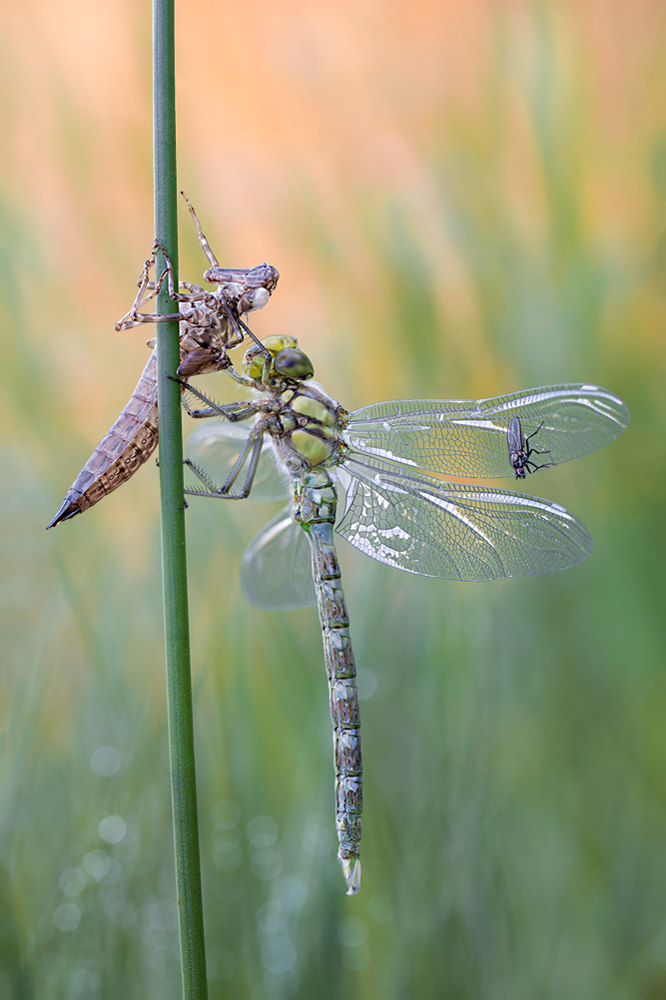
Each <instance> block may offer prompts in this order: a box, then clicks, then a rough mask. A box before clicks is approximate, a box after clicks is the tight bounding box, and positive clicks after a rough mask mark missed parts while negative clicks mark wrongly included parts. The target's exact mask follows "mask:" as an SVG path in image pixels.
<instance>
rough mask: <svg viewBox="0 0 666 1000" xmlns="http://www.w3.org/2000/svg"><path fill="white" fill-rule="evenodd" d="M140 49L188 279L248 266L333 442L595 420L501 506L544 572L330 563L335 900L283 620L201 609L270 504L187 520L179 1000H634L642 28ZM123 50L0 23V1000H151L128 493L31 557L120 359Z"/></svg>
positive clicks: (164, 871) (327, 811)
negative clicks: (186, 901)
mask: <svg viewBox="0 0 666 1000" xmlns="http://www.w3.org/2000/svg"><path fill="white" fill-rule="evenodd" d="M179 17H180V21H179V25H178V71H179V84H178V85H179V101H180V105H179V130H180V151H179V157H180V181H181V183H182V185H183V186H184V187H185V189H186V191H187V192H188V194H189V195H190V196H191V198H192V200H193V201H194V203H195V205H196V206H197V209H198V211H199V214H200V217H201V219H202V222H203V225H204V228H205V230H206V232H207V234H208V236H209V239H210V242H211V244H212V245H213V247H214V248H215V250H216V252H217V254H218V256H219V258H220V260H221V261H223V262H224V263H226V264H228V265H230V266H250V265H254V264H257V263H259V262H261V261H263V260H268V261H269V262H271V263H273V264H275V265H277V266H278V267H280V269H281V271H282V277H281V281H280V285H279V287H278V289H277V291H276V293H275V295H274V296H273V298H272V300H271V302H270V304H269V306H268V307H267V309H266V310H264V312H263V313H261V314H258V316H257V319H256V322H255V324H254V326H255V328H256V330H257V332H258V333H259V334H260V335H261V336H266V335H268V334H272V333H294V334H295V335H296V336H298V338H299V340H300V343H301V344H302V346H304V347H305V349H306V350H307V352H308V354H309V355H310V356H311V358H312V359H313V361H314V363H315V367H316V370H317V376H318V378H319V379H320V381H321V382H322V383H323V385H324V387H325V388H327V389H328V391H329V392H330V393H331V394H332V395H333V396H334V397H335V398H337V399H339V400H340V401H341V403H342V404H343V405H344V406H346V407H347V408H348V409H353V408H355V407H358V406H361V405H363V404H366V403H369V402H373V401H378V400H381V399H391V398H401V397H403V398H410V397H415V396H426V397H428V396H430V397H434V398H446V397H453V398H467V397H478V396H491V395H496V394H499V393H503V392H509V391H513V390H515V389H520V388H527V387H530V386H535V385H544V384H548V383H557V382H561V381H590V382H594V383H597V384H601V385H605V386H608V387H609V388H611V389H613V390H614V391H616V392H617V393H619V394H620V395H621V396H623V397H624V398H625V399H626V401H627V402H628V404H629V406H630V409H631V411H632V423H631V426H630V428H629V430H628V431H627V432H626V433H625V434H624V436H623V437H622V438H621V439H620V440H619V441H617V442H616V443H615V444H613V445H612V446H611V447H609V448H607V449H606V450H605V451H603V452H599V453H595V454H593V455H591V456H590V457H589V458H587V459H586V460H584V461H579V462H578V463H575V464H572V465H570V466H565V467H563V468H557V469H552V470H550V471H548V472H547V473H542V474H541V475H539V477H538V478H537V479H536V480H531V481H530V482H528V484H527V487H528V490H529V489H531V490H534V492H535V493H538V494H540V495H544V496H547V497H549V498H552V499H557V500H558V501H560V502H562V503H563V504H565V505H566V506H567V507H569V508H570V509H571V510H573V511H574V512H575V513H576V514H577V515H578V516H579V517H581V518H582V520H583V521H584V522H585V523H586V524H587V526H588V527H589V529H590V531H591V532H592V535H593V537H594V540H595V552H594V554H593V555H592V557H591V558H590V559H589V560H588V561H587V562H586V563H585V564H584V565H582V566H580V567H578V568H576V569H575V570H572V571H570V572H567V573H562V574H555V575H553V576H544V577H535V578H530V579H527V580H510V581H506V582H500V583H495V584H487V585H481V584H478V585H471V584H470V585H457V584H451V583H446V582H442V581H436V580H425V579H418V578H416V577H411V576H408V575H407V574H401V573H399V572H397V571H393V570H390V569H387V568H385V567H382V566H380V565H378V564H375V563H374V562H373V561H372V560H369V559H367V558H365V557H363V556H362V555H360V554H358V553H356V552H355V551H351V550H350V547H349V546H346V545H345V543H344V542H342V541H341V542H340V550H341V551H340V557H341V561H342V566H343V573H344V581H345V587H346V590H347V593H348V601H349V607H350V613H351V616H352V632H353V637H354V642H355V647H356V654H357V655H356V658H357V663H358V666H359V668H360V669H361V671H362V682H363V686H364V691H365V694H366V697H365V698H364V701H363V703H362V710H363V726H364V750H365V764H366V807H365V817H364V842H363V864H364V883H363V888H362V891H361V892H360V894H359V895H358V896H356V897H354V898H347V897H345V895H344V885H343V881H342V878H341V875H340V872H339V869H338V865H337V862H336V859H335V834H334V825H333V797H332V762H331V748H330V723H329V720H328V707H327V695H326V680H325V674H324V669H323V660H322V652H321V644H320V637H319V630H318V624H317V620H316V613H315V611H314V610H313V609H307V610H303V611H299V612H292V613H289V614H285V615H269V614H264V613H262V612H259V611H257V610H255V609H253V608H251V607H249V606H248V605H247V604H246V603H245V602H244V600H243V597H242V595H241V594H240V591H239V584H238V575H239V565H240V558H241V554H242V551H243V548H244V546H245V544H246V543H247V541H248V540H249V539H250V537H251V536H252V535H253V533H254V532H255V531H256V530H257V528H258V527H259V526H260V525H261V524H262V523H263V522H264V521H266V520H267V519H268V518H269V517H270V516H271V515H272V513H273V510H274V508H273V507H272V506H270V505H260V504H255V503H251V502H249V501H248V502H247V503H246V504H242V505H241V504H233V505H228V506H227V505H224V504H212V503H211V504H206V503H201V504H192V505H191V507H190V510H189V512H188V532H189V554H190V565H191V599H192V614H191V618H192V635H193V671H194V685H195V693H196V726H197V739H198V763H199V774H200V790H201V791H200V805H201V828H202V838H203V843H202V850H203V871H204V894H205V905H206V920H207V938H208V948H209V959H210V974H211V998H212V1000H227V998H234V1000H245V998H247V1000H282V998H289V997H297V998H301V1000H310V998H312V997H317V998H319V1000H329V998H330V1000H338V998H342V997H344V998H358V1000H394V998H395V1000H408V998H409V1000H411V998H418V1000H430V998H446V1000H449V998H451V1000H467V998H469V1000H534V998H536V997H539V998H548V1000H572V998H585V1000H597V998H599V1000H601V998H603V1000H625V998H626V1000H629V998H631V1000H663V998H666V852H665V850H664V845H665V844H666V777H665V775H666V721H665V720H666V675H665V672H664V662H665V661H664V654H663V650H664V640H665V639H666V636H664V624H663V623H664V611H663V606H664V602H663V582H662V581H663V567H662V564H661V558H662V553H663V542H664V516H663V504H662V497H663V495H664V461H663V456H664V447H663V442H664V439H665V438H666V421H665V419H664V404H663V399H664V389H663V385H664V382H663V375H664V367H665V364H664V361H665V358H664V339H663V329H664V320H665V318H666V308H665V306H666V299H665V292H666V236H665V233H666V201H665V199H666V115H665V112H664V101H663V94H664V84H665V83H666V79H665V78H666V60H664V43H665V42H666V23H665V21H666V13H665V11H664V8H663V6H662V5H660V4H656V3H654V2H650V0H632V2H629V0H616V2H614V3H612V4H610V3H609V4H600V3H597V2H595V0H578V2H573V0H564V2H552V3H548V2H545V0H544V2H533V3H530V2H527V0H524V2H523V0H515V2H511V3H498V2H493V0H468V2H466V3H465V4H459V3H453V2H445V3H440V4H437V5H434V4H432V5H431V4H429V3H427V2H426V0H420V2H411V3H409V4H407V3H406V2H398V0H390V2H389V3H384V4H378V3H373V2H372V0H355V2H354V3H351V2H349V0H345V2H341V3H335V4H334V3H332V2H328V0H326V2H323V3H318V4H315V5H307V4H304V3H301V2H298V0H285V3H283V4H280V5H278V6H277V7H275V6H274V5H271V4H268V3H267V2H266V0H249V2H248V3H246V4H244V5H243V7H242V8H239V7H237V6H236V5H233V4H231V3H230V2H228V0H223V2H222V3H217V4H214V3H213V2H212V0H192V2H191V3H189V4H188V5H187V10H186V9H185V6H184V5H183V6H182V8H181V10H180V12H179ZM149 48H150V11H149V9H148V6H147V5H143V6H141V7H140V6H138V5H135V4H132V3H131V0H121V2H118V3H116V4H114V5H113V7H111V6H109V5H107V6H99V5H96V4H85V3H84V2H83V0H70V2H69V3H67V4H65V5H62V4H57V5H53V4H46V3H45V2H44V0H36V2H34V0H27V2H26V3H24V4H20V5H14V6H13V7H11V8H10V7H9V6H7V7H6V9H5V11H4V12H3V37H2V39H0V55H1V58H0V116H1V121H2V134H3V155H2V164H1V166H0V199H1V203H0V253H1V255H2V268H1V270H0V274H1V276H2V282H3V286H2V291H3V294H2V296H1V297H0V314H1V316H2V324H1V330H2V365H1V366H0V378H1V379H2V393H1V395H0V406H1V407H2V425H1V426H2V431H3V433H2V470H3V474H2V477H1V482H2V518H1V522H0V523H1V524H2V542H3V544H2V549H1V553H2V554H1V559H2V577H1V579H2V610H1V613H2V634H1V639H2V651H3V657H2V659H3V670H2V675H1V678H2V679H1V683H2V691H3V697H2V702H1V704H2V713H3V720H2V735H1V737H0V754H1V756H0V761H1V763H2V799H1V811H0V997H1V998H2V1000H4V998H5V997H6V998H11V1000H15V998H16V1000H32V998H39V1000H61V998H63V1000H89V998H90V1000H97V998H100V1000H102V998H103V1000H116V998H119V1000H135V998H136V1000H139V998H140V1000H172V998H173V1000H175V998H177V997H178V996H179V989H180V985H179V972H178V951H177V930H176V905H175V888H174V878H173V859H172V847H171V828H170V802H169V787H168V769H167V755H166V732H165V700H164V679H163V644H162V621H161V595H160V565H159V558H160V557H159V550H158V536H159V529H158V521H157V516H158V502H157V473H156V470H155V468H154V466H153V464H152V463H150V464H149V465H147V466H146V467H145V468H144V469H143V470H141V472H140V473H139V474H138V475H137V476H136V477H135V479H134V480H132V481H131V482H130V483H128V484H127V485H126V486H124V487H123V489H122V490H120V491H118V492H117V493H115V494H114V495H113V496H112V497H111V498H109V499H107V500H105V501H104V502H103V503H101V504H100V505H99V506H97V507H95V508H94V509H93V510H91V511H90V512H89V513H87V514H86V515H85V517H81V518H77V519H75V520H74V521H72V522H71V523H69V524H64V525H62V526H61V527H58V529H57V530H55V531H52V532H49V534H48V535H46V534H45V532H44V527H45V525H46V524H47V523H48V521H49V520H50V519H51V517H52V516H53V515H54V513H55V511H56V510H57V508H58V506H59V504H60V502H61V500H62V498H63V496H64V494H65V492H66V490H67V488H68V487H69V485H70V483H71V482H72V481H73V479H74V477H75V475H76V474H77V472H78V471H79V469H80V468H81V466H82V465H83V463H84V461H85V460H86V459H87V457H88V455H89V454H90V452H91V451H92V448H93V447H94V445H95V444H96V442H97V441H98V439H99V438H100V437H101V436H102V434H103V433H104V432H105V431H106V429H107V427H109V426H110V424H111V423H112V422H113V420H114V419H115V417H116V416H117V414H118V413H119V412H120V409H121V408H122V406H123V405H124V404H125V402H126V400H127V399H128V398H129V395H130V393H131V390H132V388H133V386H134V384H135V382H136V380H137V378H138V375H139V373H140V371H141V368H142V367H143V364H144V363H145V359H146V358H147V350H146V348H145V346H144V340H145V337H144V334H143V332H142V331H133V332H129V333H123V334H116V333H115V332H114V331H113V324H114V322H115V320H116V319H118V318H119V317H120V316H121V315H122V314H123V313H124V312H125V311H126V309H127V308H128V306H129V304H130V302H131V300H132V298H133V295H134V284H133V282H134V280H135V278H136V275H137V274H138V272H139V269H140V267H141V264H142V262H143V259H144V258H145V256H146V255H147V253H148V251H149V249H150V246H151V242H152V220H151V216H152V195H151V162H150V157H151V126H150V52H149ZM181 219H182V227H181V237H182V259H181V275H182V276H183V277H187V278H190V279H191V280H193V281H199V280H200V275H201V273H202V271H203V268H204V266H205V262H204V261H203V259H202V255H201V253H200V251H199V248H198V246H197V244H196V240H195V236H194V233H193V231H192V228H191V226H190V224H189V219H188V218H187V214H186V213H185V212H183V213H182V215H181ZM206 384H207V386H208V388H209V389H210V391H211V392H214V394H215V395H216V397H217V398H224V397H225V393H227V387H226V386H225V385H224V379H223V376H216V377H215V379H211V380H209V381H208V382H207V383H206ZM228 398H233V395H232V393H231V391H230V389H229V392H228ZM504 485H505V486H507V487H509V488H510V486H511V484H510V483H509V482H508V481H507V482H506V483H505V484H504ZM230 508H231V509H230Z"/></svg>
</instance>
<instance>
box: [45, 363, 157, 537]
mask: <svg viewBox="0 0 666 1000" xmlns="http://www.w3.org/2000/svg"><path fill="white" fill-rule="evenodd" d="M157 440H158V434H157V350H156V349H154V350H153V352H152V354H151V355H150V358H149V359H148V364H147V365H146V367H145V368H144V369H143V372H142V373H141V378H140V379H139V381H138V384H137V387H136V389H135V390H134V392H133V393H132V396H131V399H130V401H129V403H128V404H127V406H126V407H125V408H124V409H123V412H122V413H121V414H120V416H119V417H118V419H117V420H116V422H115V423H114V425H113V426H112V427H111V429H110V430H109V431H107V433H106V434H105V435H104V437H103V438H102V440H101V441H100V443H99V444H98V445H97V447H96V448H95V450H94V452H93V453H92V455H91V456H90V458H89V459H88V461H87V462H86V464H85V465H84V466H83V468H82V469H81V471H80V472H79V474H78V476H77V477H76V479H75V480H74V482H73V483H72V485H71V487H70V488H69V491H68V493H67V496H66V497H65V499H64V501H63V504H62V506H61V508H60V510H59V511H58V513H57V514H56V516H55V517H54V518H53V520H52V521H51V523H50V524H49V525H48V527H49V528H52V527H53V526H54V525H56V524H59V523H60V522H61V521H67V520H68V519H69V518H70V517H74V516H75V515H76V514H80V513H82V511H84V510H87V509H88V508H89V507H92V506H93V504H96V503H98V501H99V500H101V499H102V498H103V497H105V496H106V495H107V493H112V492H113V490H116V489H118V487H119V486H122V484H123V483H125V482H127V480H128V479H129V478H130V477H131V476H133V475H134V473H135V472H136V470H137V469H138V468H139V467H140V466H141V465H143V463H144V462H145V461H146V460H147V459H148V458H149V457H150V456H151V455H152V453H153V452H154V451H155V448H156V446H157Z"/></svg>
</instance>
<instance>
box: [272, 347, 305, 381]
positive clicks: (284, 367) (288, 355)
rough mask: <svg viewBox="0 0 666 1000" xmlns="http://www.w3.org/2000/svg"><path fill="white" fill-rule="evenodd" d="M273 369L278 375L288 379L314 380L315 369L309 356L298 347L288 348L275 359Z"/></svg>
mask: <svg viewBox="0 0 666 1000" xmlns="http://www.w3.org/2000/svg"><path fill="white" fill-rule="evenodd" d="M273 367H274V368H275V371H276V372H277V373H278V375H285V376H286V377H287V378H293V379H298V380H301V379H306V378H312V376H313V375H314V368H313V367H312V362H311V361H310V359H309V357H308V356H307V354H304V353H303V351H299V349H298V348H297V347H286V348H285V349H284V350H283V351H280V353H279V354H278V355H276V357H275V361H274V362H273Z"/></svg>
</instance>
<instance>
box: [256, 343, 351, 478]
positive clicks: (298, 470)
mask: <svg viewBox="0 0 666 1000" xmlns="http://www.w3.org/2000/svg"><path fill="white" fill-rule="evenodd" d="M269 355H270V357H269ZM312 375H313V368H312V363H311V362H310V360H309V358H308V357H307V355H306V354H304V353H303V351H301V350H300V349H299V348H297V346H296V340H295V339H294V338H293V337H284V336H280V337H277V336H276V337H267V338H266V339H265V340H263V341H262V345H261V347H260V346H259V345H256V344H255V345H253V346H252V347H251V348H250V349H249V350H248V351H247V352H246V354H245V358H244V360H243V376H241V377H239V378H238V380H239V381H241V382H243V383H244V384H246V385H251V386H252V387H253V388H254V389H255V390H257V391H258V392H259V393H262V394H263V399H262V400H261V401H260V402H261V405H260V407H259V408H260V410H261V411H263V412H264V413H265V415H266V416H265V421H266V424H265V426H266V430H267V431H268V433H269V434H270V436H271V439H272V441H273V446H274V449H275V452H276V454H277V457H278V459H279V460H280V462H281V463H282V464H283V465H284V467H285V469H286V471H287V472H288V474H289V476H290V478H291V479H292V480H293V479H295V478H301V477H302V476H303V475H304V474H305V473H306V472H309V471H310V470H319V469H322V468H325V467H327V466H332V465H338V464H339V463H340V462H341V461H342V460H343V459H344V457H345V455H346V451H347V449H346V445H345V444H344V442H343V441H342V437H341V432H342V430H343V429H344V427H345V426H346V423H347V419H348V414H347V411H346V410H344V409H343V408H342V407H341V406H340V404H339V403H337V402H336V401H335V400H334V399H331V397H330V396H328V395H327V394H326V393H325V392H324V391H323V389H322V388H321V387H320V386H318V385H317V384H316V383H315V382H312V381H311V379H312ZM237 377H238V376H237Z"/></svg>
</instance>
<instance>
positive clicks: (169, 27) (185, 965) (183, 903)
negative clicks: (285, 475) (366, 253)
mask: <svg viewBox="0 0 666 1000" xmlns="http://www.w3.org/2000/svg"><path fill="white" fill-rule="evenodd" d="M175 90H176V88H175V65H174V0H153V135H154V171H155V233H156V236H157V239H158V240H159V241H160V243H161V244H162V246H163V247H164V248H165V249H166V251H167V253H168V254H169V256H170V258H171V261H172V263H173V267H174V281H175V282H176V287H178V285H177V281H178V220H177V199H178V192H177V182H176V109H175ZM163 267H164V258H163V256H162V255H161V254H160V255H159V257H158V261H157V264H156V275H159V274H160V273H161V270H162V268H163ZM157 309H158V312H160V313H162V314H167V313H170V312H175V311H176V310H177V309H178V304H177V303H175V302H172V300H171V299H170V298H169V295H168V291H167V288H166V282H164V286H163V289H162V291H161V292H160V295H159V296H158V300H157ZM157 359H158V362H157V367H158V384H157V394H158V395H157V398H158V412H159V432H160V491H161V509H162V576H163V586H164V629H165V645H166V673H167V702H168V717H169V756H170V763H171V794H172V801H173V825H174V842H175V855H176V885H177V891H178V920H179V929H180V951H181V961H182V975H183V997H184V998H185V1000H206V998H207V997H208V986H207V980H206V951H205V945H204V924H203V906H202V898H201V868H200V861H199V825H198V816H197V787H196V771H195V757H194V724H193V717H192V681H191V676H190V637H189V615H188V601H187V564H186V551H185V512H184V497H183V438H182V426H181V406H180V387H179V385H178V383H177V382H174V381H172V380H171V379H170V378H169V377H168V376H169V375H175V374H176V369H177V368H178V365H179V363H180V346H179V337H178V323H177V322H174V323H158V324H157Z"/></svg>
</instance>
